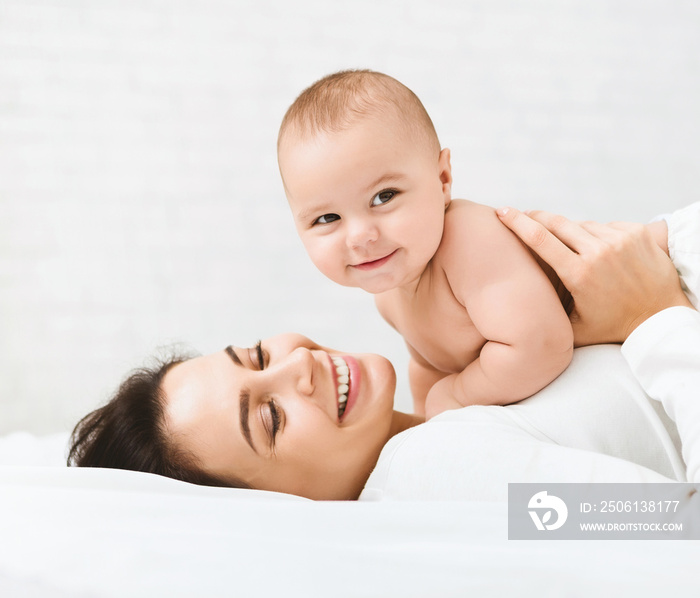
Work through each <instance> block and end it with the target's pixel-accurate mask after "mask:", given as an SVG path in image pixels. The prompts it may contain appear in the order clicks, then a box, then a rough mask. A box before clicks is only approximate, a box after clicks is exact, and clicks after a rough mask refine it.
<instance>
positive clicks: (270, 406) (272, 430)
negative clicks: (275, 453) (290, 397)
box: [263, 399, 283, 450]
mask: <svg viewBox="0 0 700 598" xmlns="http://www.w3.org/2000/svg"><path fill="white" fill-rule="evenodd" d="M265 405H266V407H267V408H266V413H265V414H264V417H263V421H264V422H265V430H266V431H267V434H268V436H269V437H270V448H271V449H272V450H274V448H275V439H276V438H277V432H279V429H280V425H281V422H282V417H283V412H282V410H281V409H279V408H278V407H277V403H276V402H275V400H274V399H270V400H269V401H268V402H267V403H265Z"/></svg>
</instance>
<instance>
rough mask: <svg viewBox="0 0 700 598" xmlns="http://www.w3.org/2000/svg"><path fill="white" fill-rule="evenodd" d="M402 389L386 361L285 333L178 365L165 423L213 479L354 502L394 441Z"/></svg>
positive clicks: (168, 387)
mask: <svg viewBox="0 0 700 598" xmlns="http://www.w3.org/2000/svg"><path fill="white" fill-rule="evenodd" d="M395 382H396V377H395V373H394V369H393V367H392V365H391V364H390V362H389V361H388V360H386V359H385V358H384V357H381V356H379V355H373V354H356V355H348V354H345V353H341V352H337V351H332V350H329V349H326V348H325V347H321V346H319V345H316V344H315V343H313V342H312V341H311V340H310V339H308V338H306V337H303V336H301V335H297V334H286V335H279V336H276V337H272V338H270V339H267V340H265V341H262V342H261V343H259V345H258V346H256V347H255V348H252V349H241V348H233V347H229V348H227V350H226V351H220V352H217V353H212V354H210V355H205V356H202V357H197V358H194V359H191V360H188V361H185V362H183V363H180V364H178V365H176V366H175V367H173V368H172V370H171V371H169V372H168V374H167V375H166V377H165V379H164V382H163V391H164V394H165V412H166V413H165V423H166V427H167V429H168V431H169V432H171V433H172V434H173V435H174V437H176V438H177V439H178V445H179V446H180V448H181V449H182V450H184V451H187V452H188V453H189V454H191V455H192V457H193V458H194V459H195V460H196V461H197V462H198V463H199V464H200V465H201V466H202V467H203V468H204V469H205V470H206V471H209V472H210V473H211V474H215V475H219V476H222V477H224V478H225V477H226V476H228V477H230V478H234V477H235V478H236V479H240V480H242V481H244V482H246V483H248V484H251V485H254V486H255V487H256V488H260V489H263V490H276V491H280V492H289V493H292V494H300V495H302V496H307V497H311V498H326V499H332V498H348V497H349V496H352V495H353V494H355V493H358V494H359V491H360V490H361V489H362V485H363V484H364V481H365V480H366V478H367V476H368V475H369V473H370V471H371V470H372V468H373V467H374V464H375V463H376V459H377V458H378V456H379V452H380V451H381V448H382V446H383V445H384V444H385V443H386V441H387V440H388V438H389V436H390V430H391V425H392V418H393V399H394V389H395ZM251 448H252V449H253V450H251ZM341 460H342V462H343V471H342V472H340V471H338V467H337V464H338V462H340V461H341Z"/></svg>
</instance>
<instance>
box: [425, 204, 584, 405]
mask: <svg viewBox="0 0 700 598" xmlns="http://www.w3.org/2000/svg"><path fill="white" fill-rule="evenodd" d="M452 208H455V209H452ZM438 253H439V254H440V255H436V260H437V262H439V264H440V265H441V267H442V268H443V269H444V271H445V273H446V275H447V278H448V281H449V283H450V287H451V289H452V292H453V294H454V296H455V298H456V300H457V301H459V302H460V303H461V304H462V305H464V307H465V309H466V310H467V312H468V314H469V317H470V318H471V320H472V322H473V324H474V326H475V327H476V329H477V330H478V331H479V332H480V333H481V335H482V336H483V337H484V338H485V339H486V343H485V344H484V346H483V347H482V349H481V352H480V354H479V357H478V358H477V359H476V360H475V361H473V362H472V363H470V364H469V365H468V366H467V367H466V368H465V369H464V370H463V371H462V372H460V373H458V374H451V375H449V376H447V377H445V378H443V379H442V380H440V381H439V382H437V383H436V384H435V385H434V386H433V387H432V388H431V390H430V392H429V393H428V397H427V400H426V414H427V416H428V417H431V416H433V415H435V414H437V413H439V412H441V411H444V410H446V409H455V408H458V407H461V406H466V405H506V404H509V403H514V402H517V401H520V400H521V399H524V398H526V397H529V396H530V395H532V394H533V393H535V392H537V391H538V390H540V389H541V388H543V387H545V386H546V385H547V384H549V383H550V382H551V381H552V380H554V378H556V377H557V376H558V375H559V374H560V373H561V372H562V371H564V369H566V367H567V366H568V364H569V362H570V361H571V357H572V355H573V332H572V329H571V324H570V322H569V319H568V317H567V315H566V312H565V311H564V308H563V307H562V305H561V302H560V300H559V297H558V296H557V293H556V291H555V290H554V287H553V286H552V284H551V282H550V281H549V279H548V278H547V276H546V275H545V274H544V272H543V271H542V269H541V268H540V267H539V266H538V265H537V262H536V261H535V259H534V258H533V257H532V255H531V254H530V252H529V251H528V250H527V249H525V247H524V246H523V245H522V243H521V242H520V241H519V240H518V239H517V238H516V237H515V235H513V234H512V233H511V232H510V231H509V230H507V229H506V228H505V227H504V226H503V225H502V224H501V223H500V222H499V221H498V219H497V217H496V215H495V213H494V211H493V210H492V209H490V208H487V207H485V206H479V205H475V204H468V203H461V202H460V203H459V204H457V205H454V204H453V206H452V207H451V208H450V210H449V211H448V213H447V217H446V220H445V234H444V237H443V243H442V244H441V246H440V249H439V252H438Z"/></svg>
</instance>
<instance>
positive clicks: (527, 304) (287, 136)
mask: <svg viewBox="0 0 700 598" xmlns="http://www.w3.org/2000/svg"><path fill="white" fill-rule="evenodd" d="M277 151H278V159H279V167H280V172H281V175H282V179H283V182H284V188H285V192H286V195H287V199H288V201H289V205H290V207H291V209H292V212H293V215H294V221H295V224H296V227H297V231H298V233H299V235H300V237H301V240H302V242H303V244H304V246H305V248H306V251H307V253H308V254H309V257H310V258H311V260H312V261H313V263H314V264H315V265H316V267H317V268H318V269H319V270H320V271H321V272H322V273H323V274H325V275H326V276H327V277H328V278H330V279H331V280H333V281H335V282H337V283H339V284H341V285H345V286H351V287H360V288H362V289H364V290H366V291H368V292H370V293H372V294H374V296H375V302H376V305H377V308H378V309H379V312H380V313H381V314H382V316H383V317H384V319H385V320H386V321H387V322H388V323H389V324H390V325H391V326H393V327H394V328H395V329H396V330H397V331H398V332H399V333H400V334H401V335H402V336H403V338H404V340H405V342H406V344H407V346H408V350H409V352H410V355H411V360H410V364H409V380H410V385H411V392H412V394H413V401H414V409H415V411H416V413H419V414H425V415H427V416H428V417H432V416H433V415H435V414H437V413H440V412H442V411H444V410H446V409H454V408H457V407H461V406H466V405H506V404H509V403H514V402H517V401H520V400H521V399H524V398H526V397H528V396H530V395H532V394H533V393H535V392H537V391H538V390H540V389H541V388H543V387H544V386H546V385H547V384H549V383H550V382H551V381H552V380H553V379H554V378H556V377H557V376H558V375H559V374H560V373H561V372H562V371H564V369H565V368H566V367H567V366H568V364H569V362H570V361H571V358H572V353H573V348H574V336H573V331H572V328H571V323H570V321H569V318H568V315H567V312H566V310H565V308H564V307H563V305H562V299H563V295H562V297H560V294H558V293H557V290H556V289H555V285H554V284H553V282H555V283H556V282H557V281H553V280H550V277H549V276H548V274H547V273H546V272H545V271H544V270H543V269H542V268H541V267H540V265H539V264H538V262H537V261H536V259H535V258H534V257H533V255H532V254H531V253H530V252H529V250H527V249H526V248H525V246H524V245H522V244H521V242H520V241H519V240H518V239H517V238H516V237H515V235H513V234H512V233H511V232H510V231H509V230H508V229H507V228H505V227H504V226H503V225H502V224H501V222H500V221H499V220H498V218H497V216H496V214H495V212H494V210H493V209H492V208H489V207H487V206H483V205H479V204H476V203H473V202H471V201H465V200H458V199H452V196H451V186H452V171H451V166H450V151H449V149H441V146H440V143H439V141H438V137H437V134H436V132H435V129H434V127H433V123H432V121H431V120H430V117H429V116H428V114H427V112H426V110H425V108H424V107H423V105H422V104H421V102H420V100H419V99H418V98H417V97H416V96H415V94H413V92H411V91H410V90H409V89H408V88H407V87H405V86H404V85H402V84H401V83H399V82H398V81H396V80H395V79H393V78H392V77H389V76H387V75H384V74H381V73H377V72H373V71H344V72H340V73H336V74H333V75H329V76H327V77H325V78H323V79H321V80H320V81H318V82H316V83H315V84H314V85H312V86H311V87H309V88H308V89H306V90H305V91H304V92H303V93H302V94H301V95H300V96H299V97H298V98H297V99H296V101H295V102H294V103H293V104H292V106H291V107H290V108H289V110H288V111H287V114H286V115H285V117H284V120H283V122H282V125H281V128H280V133H279V138H278V144H277ZM652 232H653V233H654V234H655V237H656V238H658V239H659V241H657V242H660V243H663V239H664V237H665V224H664V223H662V222H659V223H656V224H654V225H653V231H652Z"/></svg>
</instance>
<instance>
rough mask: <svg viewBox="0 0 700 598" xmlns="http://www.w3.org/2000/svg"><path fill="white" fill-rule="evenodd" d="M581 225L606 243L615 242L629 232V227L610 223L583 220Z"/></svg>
mask: <svg viewBox="0 0 700 598" xmlns="http://www.w3.org/2000/svg"><path fill="white" fill-rule="evenodd" d="M580 226H581V228H582V229H584V230H585V231H586V232H587V233H589V234H590V235H591V236H592V237H595V238H596V239H600V240H601V241H603V242H604V243H607V244H613V243H615V242H617V241H618V240H620V239H622V238H624V237H625V236H626V235H627V233H628V232H629V230H628V229H626V228H622V227H616V226H612V225H610V224H602V223H600V222H592V221H588V222H581V223H580Z"/></svg>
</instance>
